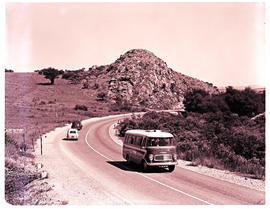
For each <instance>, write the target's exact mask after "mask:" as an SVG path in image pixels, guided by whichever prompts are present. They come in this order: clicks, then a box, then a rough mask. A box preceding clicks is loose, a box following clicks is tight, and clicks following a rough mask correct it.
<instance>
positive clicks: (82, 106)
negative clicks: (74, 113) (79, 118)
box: [74, 105, 88, 111]
mask: <svg viewBox="0 0 270 209" xmlns="http://www.w3.org/2000/svg"><path fill="white" fill-rule="evenodd" d="M74 109H75V110H83V111H87V110H88V108H87V107H86V106H85V105H76V106H75V107H74Z"/></svg>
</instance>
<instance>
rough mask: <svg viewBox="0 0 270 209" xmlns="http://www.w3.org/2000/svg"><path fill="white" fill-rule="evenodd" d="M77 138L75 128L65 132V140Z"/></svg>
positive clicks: (77, 134)
mask: <svg viewBox="0 0 270 209" xmlns="http://www.w3.org/2000/svg"><path fill="white" fill-rule="evenodd" d="M78 138H79V133H78V130H77V129H75V128H71V129H69V130H68V132H67V139H78Z"/></svg>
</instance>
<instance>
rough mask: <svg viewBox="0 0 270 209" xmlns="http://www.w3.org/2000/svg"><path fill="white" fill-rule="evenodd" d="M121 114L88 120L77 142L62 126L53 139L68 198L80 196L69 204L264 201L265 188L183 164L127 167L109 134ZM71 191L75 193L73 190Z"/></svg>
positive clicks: (120, 151)
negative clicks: (165, 167) (150, 169)
mask: <svg viewBox="0 0 270 209" xmlns="http://www.w3.org/2000/svg"><path fill="white" fill-rule="evenodd" d="M123 117H124V116H113V117H105V118H99V119H94V120H89V121H87V122H84V124H83V125H84V127H83V129H82V130H81V131H80V136H79V140H78V141H68V140H64V136H65V134H66V129H63V131H61V132H59V133H58V134H57V135H56V136H55V137H56V138H55V139H54V140H53V142H51V143H50V146H51V151H53V152H57V153H58V155H57V156H58V157H59V158H61V159H63V160H62V161H61V165H56V164H55V165H54V166H55V167H57V166H58V167H59V166H61V172H62V173H63V178H66V181H67V184H66V186H63V185H62V186H61V187H62V188H63V189H64V190H65V191H66V198H69V196H73V197H77V198H75V199H77V202H76V201H70V203H71V204H161V205H164V204H165V205H169V204H177V205H208V204H214V205H216V204H217V205H223V204H225V205H234V204H244V205H247V204H253V205H254V204H263V203H264V202H265V192H261V191H256V190H252V189H249V188H246V187H243V186H239V185H236V184H232V183H229V182H225V181H222V180H218V179H215V178H212V177H209V176H205V175H201V174H198V173H195V172H193V171H190V170H186V169H183V168H180V167H179V166H176V169H175V171H174V172H172V173H169V172H164V171H162V170H155V171H153V172H149V173H143V172H141V171H140V169H139V168H137V167H136V166H129V165H127V164H126V162H125V160H124V159H123V158H122V150H121V145H119V144H117V143H115V142H114V141H113V140H112V139H111V137H110V134H109V127H110V126H111V125H112V124H113V123H115V122H116V121H118V120H120V119H122V118H123ZM47 146H49V143H48V145H47ZM48 157H49V156H48ZM53 162H55V163H56V160H55V161H52V164H53ZM55 175H56V174H55ZM55 181H57V180H55ZM74 182H75V183H74ZM58 187H60V186H59V185H58ZM73 190H74V191H77V192H76V193H75V192H74V193H72V191H73ZM68 191H69V194H68ZM78 191H79V192H78ZM64 193H65V192H64ZM68 195H69V196H68ZM81 196H82V197H83V198H82V197H81Z"/></svg>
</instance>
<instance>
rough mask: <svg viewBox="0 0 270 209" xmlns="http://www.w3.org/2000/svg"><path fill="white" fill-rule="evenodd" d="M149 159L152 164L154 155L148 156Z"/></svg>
mask: <svg viewBox="0 0 270 209" xmlns="http://www.w3.org/2000/svg"><path fill="white" fill-rule="evenodd" d="M148 159H149V161H150V162H152V161H153V160H154V155H153V154H149V155H148Z"/></svg>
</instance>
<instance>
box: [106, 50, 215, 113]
mask: <svg viewBox="0 0 270 209" xmlns="http://www.w3.org/2000/svg"><path fill="white" fill-rule="evenodd" d="M106 71H107V72H108V76H109V78H110V79H109V81H108V92H107V97H108V98H110V99H114V100H115V99H117V98H119V97H120V99H122V100H127V101H129V103H131V104H133V105H138V106H145V107H148V108H154V109H177V108H182V107H183V99H184V94H185V92H187V91H188V90H190V89H193V88H200V89H204V90H206V91H208V92H210V93H211V94H213V93H217V92H218V90H217V88H216V87H214V86H213V85H212V84H209V83H206V82H203V81H200V80H198V79H194V78H191V77H189V76H185V75H183V74H181V73H177V72H175V71H173V70H172V69H170V68H169V67H168V66H167V64H166V63H165V62H164V61H163V60H161V59H160V58H158V57H157V56H155V55H154V54H153V53H152V52H150V51H147V50H143V49H133V50H130V51H128V52H126V53H125V54H124V55H121V56H120V57H119V58H118V59H117V60H116V61H115V62H114V63H112V64H111V65H109V66H108V68H107V70H106Z"/></svg>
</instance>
